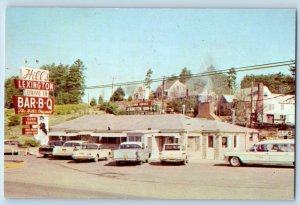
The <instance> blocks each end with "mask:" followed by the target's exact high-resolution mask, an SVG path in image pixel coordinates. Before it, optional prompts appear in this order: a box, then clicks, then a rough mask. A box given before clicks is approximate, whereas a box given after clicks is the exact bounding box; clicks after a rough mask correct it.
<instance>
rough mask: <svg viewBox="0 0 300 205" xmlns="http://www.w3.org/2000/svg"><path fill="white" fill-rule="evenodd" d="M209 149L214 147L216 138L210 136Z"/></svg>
mask: <svg viewBox="0 0 300 205" xmlns="http://www.w3.org/2000/svg"><path fill="white" fill-rule="evenodd" d="M208 147H214V136H208Z"/></svg>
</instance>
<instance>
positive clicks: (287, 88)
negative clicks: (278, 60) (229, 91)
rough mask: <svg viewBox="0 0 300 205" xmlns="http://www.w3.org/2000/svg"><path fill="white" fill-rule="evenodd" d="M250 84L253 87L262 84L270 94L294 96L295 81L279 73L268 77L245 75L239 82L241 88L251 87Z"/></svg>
mask: <svg viewBox="0 0 300 205" xmlns="http://www.w3.org/2000/svg"><path fill="white" fill-rule="evenodd" d="M251 82H253V85H254V86H257V85H258V83H263V84H264V85H265V86H267V87H268V88H269V90H270V91H271V92H272V93H278V94H295V79H294V78H293V76H291V75H285V74H282V73H280V72H279V73H276V74H268V75H246V76H244V78H243V79H242V81H241V88H249V87H251Z"/></svg>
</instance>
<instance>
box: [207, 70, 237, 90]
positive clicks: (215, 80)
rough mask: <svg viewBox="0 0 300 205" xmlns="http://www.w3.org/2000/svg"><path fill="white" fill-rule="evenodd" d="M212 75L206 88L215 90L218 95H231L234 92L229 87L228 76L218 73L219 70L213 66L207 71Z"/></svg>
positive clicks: (208, 78)
mask: <svg viewBox="0 0 300 205" xmlns="http://www.w3.org/2000/svg"><path fill="white" fill-rule="evenodd" d="M206 72H209V73H210V74H211V75H209V76H208V77H207V81H208V82H206V86H207V85H208V86H209V89H211V90H213V91H214V92H215V93H216V95H222V94H231V93H232V90H231V89H230V88H229V86H228V77H227V75H226V74H223V73H218V70H217V69H216V68H215V67H214V66H213V65H211V66H209V67H208V68H207V70H206Z"/></svg>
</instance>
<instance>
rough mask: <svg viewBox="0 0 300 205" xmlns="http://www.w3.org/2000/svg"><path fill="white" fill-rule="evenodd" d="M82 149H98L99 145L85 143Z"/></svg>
mask: <svg viewBox="0 0 300 205" xmlns="http://www.w3.org/2000/svg"><path fill="white" fill-rule="evenodd" d="M82 149H98V145H94V144H92V145H83V146H82Z"/></svg>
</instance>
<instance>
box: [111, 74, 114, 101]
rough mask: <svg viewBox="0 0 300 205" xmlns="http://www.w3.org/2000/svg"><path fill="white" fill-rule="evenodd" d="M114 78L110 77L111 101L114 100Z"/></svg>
mask: <svg viewBox="0 0 300 205" xmlns="http://www.w3.org/2000/svg"><path fill="white" fill-rule="evenodd" d="M114 80H115V77H114V76H113V77H112V82H111V96H112V102H114V98H113V94H114Z"/></svg>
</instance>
